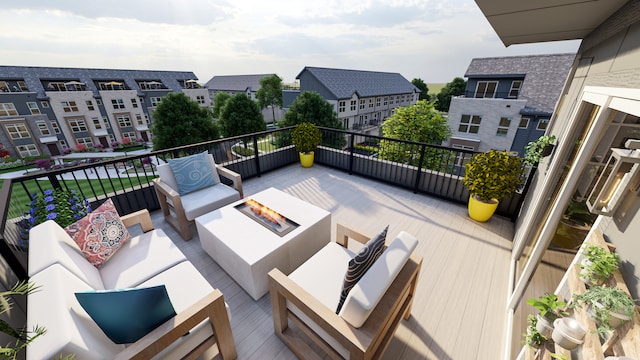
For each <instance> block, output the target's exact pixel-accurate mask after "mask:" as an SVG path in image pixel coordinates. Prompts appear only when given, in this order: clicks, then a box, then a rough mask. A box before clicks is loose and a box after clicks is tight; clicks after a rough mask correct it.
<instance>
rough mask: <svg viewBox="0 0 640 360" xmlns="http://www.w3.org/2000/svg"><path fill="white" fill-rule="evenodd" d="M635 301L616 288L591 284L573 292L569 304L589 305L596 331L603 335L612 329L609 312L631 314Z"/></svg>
mask: <svg viewBox="0 0 640 360" xmlns="http://www.w3.org/2000/svg"><path fill="white" fill-rule="evenodd" d="M636 301H637V300H633V299H631V297H630V296H629V295H628V294H627V293H625V292H624V291H622V290H620V289H618V288H613V287H604V286H592V287H590V288H588V289H587V290H586V291H585V292H584V293H582V294H573V303H572V304H571V306H572V307H575V306H578V305H584V306H588V307H590V309H591V312H592V314H593V318H594V320H595V321H596V322H597V323H598V333H599V334H600V335H604V334H606V333H607V332H608V331H610V330H613V327H612V326H611V320H612V315H611V312H614V313H618V314H622V315H626V316H631V315H633V313H634V312H635V311H636V309H635V302H636Z"/></svg>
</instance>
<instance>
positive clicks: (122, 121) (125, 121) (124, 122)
mask: <svg viewBox="0 0 640 360" xmlns="http://www.w3.org/2000/svg"><path fill="white" fill-rule="evenodd" d="M116 119H117V120H118V125H120V127H121V128H123V127H131V118H129V115H126V114H121V115H116Z"/></svg>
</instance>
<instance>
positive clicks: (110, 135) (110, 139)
mask: <svg viewBox="0 0 640 360" xmlns="http://www.w3.org/2000/svg"><path fill="white" fill-rule="evenodd" d="M114 142H116V137H115V136H113V134H109V143H114Z"/></svg>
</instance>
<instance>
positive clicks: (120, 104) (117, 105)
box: [111, 99, 124, 109]
mask: <svg viewBox="0 0 640 360" xmlns="http://www.w3.org/2000/svg"><path fill="white" fill-rule="evenodd" d="M111 105H113V108H114V109H124V100H122V99H111Z"/></svg>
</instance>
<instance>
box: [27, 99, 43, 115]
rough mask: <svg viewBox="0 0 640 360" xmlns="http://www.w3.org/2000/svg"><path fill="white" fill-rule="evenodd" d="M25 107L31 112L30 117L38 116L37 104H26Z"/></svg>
mask: <svg viewBox="0 0 640 360" xmlns="http://www.w3.org/2000/svg"><path fill="white" fill-rule="evenodd" d="M27 107H28V108H29V111H31V115H40V109H39V108H38V103H37V102H27Z"/></svg>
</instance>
